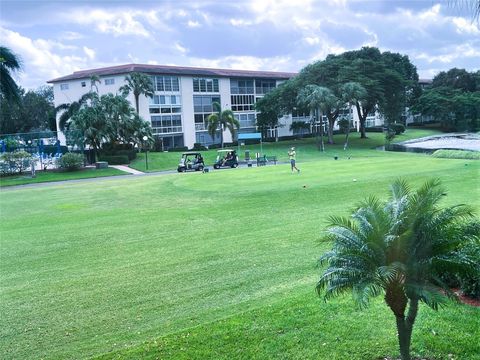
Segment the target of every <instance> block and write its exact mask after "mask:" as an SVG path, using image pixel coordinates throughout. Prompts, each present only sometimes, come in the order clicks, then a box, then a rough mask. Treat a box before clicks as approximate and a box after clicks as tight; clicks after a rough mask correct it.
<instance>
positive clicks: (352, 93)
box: [338, 82, 367, 150]
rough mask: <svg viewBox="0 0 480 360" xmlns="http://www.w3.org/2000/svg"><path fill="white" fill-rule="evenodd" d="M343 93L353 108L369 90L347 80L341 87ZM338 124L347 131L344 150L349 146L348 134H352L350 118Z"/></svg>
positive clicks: (347, 102) (343, 96) (346, 102)
mask: <svg viewBox="0 0 480 360" xmlns="http://www.w3.org/2000/svg"><path fill="white" fill-rule="evenodd" d="M340 91H341V93H342V100H343V102H344V103H345V104H347V105H348V108H349V109H350V108H352V107H353V106H355V104H356V103H359V102H361V101H362V99H364V98H365V97H366V96H367V90H365V88H364V87H363V86H362V85H360V84H359V83H357V82H347V83H345V84H343V85H342V86H341V87H340ZM338 124H339V125H340V128H341V129H342V130H343V131H344V132H345V145H344V146H343V150H346V149H347V146H348V135H349V134H350V120H348V119H341V120H340V121H339V122H338Z"/></svg>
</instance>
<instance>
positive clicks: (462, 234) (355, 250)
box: [317, 180, 480, 360]
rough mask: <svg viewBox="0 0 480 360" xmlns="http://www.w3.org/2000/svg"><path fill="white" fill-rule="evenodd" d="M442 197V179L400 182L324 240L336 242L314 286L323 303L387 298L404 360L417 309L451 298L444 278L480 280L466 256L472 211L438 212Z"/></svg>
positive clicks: (334, 221) (336, 221) (333, 225)
mask: <svg viewBox="0 0 480 360" xmlns="http://www.w3.org/2000/svg"><path fill="white" fill-rule="evenodd" d="M443 195H445V193H444V190H443V189H442V188H441V186H440V183H439V181H438V180H431V181H427V182H426V183H425V184H424V185H423V186H422V187H420V188H419V189H418V190H416V191H411V190H410V188H409V186H408V185H407V183H406V182H404V181H402V180H397V181H396V182H395V183H394V184H393V185H392V186H391V195H390V198H389V199H388V200H387V201H385V202H381V201H379V200H378V199H376V198H375V197H370V198H368V199H367V200H365V201H364V202H363V203H361V204H360V206H359V207H358V208H357V209H356V210H355V211H354V212H353V214H352V216H351V218H346V217H336V216H335V217H331V218H330V225H329V227H328V229H327V234H326V238H325V240H327V241H331V242H333V248H332V250H331V251H328V252H327V253H325V254H324V255H323V256H322V257H321V258H320V262H321V263H327V264H328V266H327V269H326V270H325V271H324V273H323V274H322V275H321V277H320V280H319V281H318V284H317V291H318V293H319V294H320V293H323V294H324V297H325V300H327V299H330V298H331V297H334V296H336V295H339V294H342V293H344V292H347V291H352V292H353V295H354V299H355V300H356V301H357V303H358V304H359V305H361V306H365V305H367V303H368V300H369V298H371V297H374V296H378V295H380V294H384V299H385V302H386V304H387V306H388V307H389V308H390V309H391V311H392V312H393V314H394V315H395V319H396V324H397V331H398V340H399V345H400V354H401V357H402V359H403V360H410V359H411V357H410V342H411V337H412V329H413V325H414V323H415V319H416V317H417V313H418V308H419V303H420V302H423V303H425V304H426V305H428V306H430V307H431V308H433V309H435V310H436V309H438V306H439V304H441V302H442V301H444V300H445V296H444V295H443V294H447V295H449V296H454V294H452V292H451V291H450V290H449V288H448V286H446V284H445V283H443V282H442V280H441V275H442V274H455V273H456V274H463V275H466V274H479V271H480V269H479V264H478V259H476V258H475V256H474V255H469V254H468V253H464V252H462V256H458V254H459V252H460V251H461V250H462V248H465V246H466V245H468V244H471V243H472V241H471V240H472V239H473V238H474V237H475V236H474V235H470V234H469V233H468V232H467V231H466V224H467V220H469V219H471V218H472V216H473V215H472V210H471V208H470V207H468V206H466V205H457V206H451V207H447V208H441V207H440V206H439V202H440V200H441V199H442V197H443Z"/></svg>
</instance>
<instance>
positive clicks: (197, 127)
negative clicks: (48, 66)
mask: <svg viewBox="0 0 480 360" xmlns="http://www.w3.org/2000/svg"><path fill="white" fill-rule="evenodd" d="M132 72H141V73H145V74H148V75H149V76H151V78H152V82H153V87H154V91H155V94H154V96H153V97H152V98H147V97H146V96H140V99H139V115H140V116H141V117H142V118H143V119H145V120H148V121H150V123H151V125H152V129H153V133H154V134H155V135H156V136H158V137H160V138H161V139H162V140H163V147H164V149H170V148H173V147H182V146H187V147H188V148H192V147H193V145H194V143H200V144H202V145H211V144H212V143H215V142H219V136H216V137H215V139H212V137H211V136H210V135H209V133H208V131H207V118H208V116H209V115H210V114H212V113H213V112H214V111H215V109H214V108H213V105H212V104H213V103H214V102H218V103H220V105H221V107H222V110H225V109H230V110H232V111H233V113H234V114H235V117H236V118H237V120H238V121H239V122H240V130H239V131H238V133H249V132H256V131H257V129H256V117H257V113H256V111H255V108H254V105H255V102H256V101H257V100H258V99H259V98H260V97H263V96H264V95H265V94H267V93H268V92H269V91H271V90H273V89H275V88H276V87H277V86H278V85H279V84H280V83H282V82H283V81H286V80H288V79H290V78H291V77H293V76H295V75H296V73H288V72H273V71H250V70H229V69H210V68H193V67H180V66H163V65H139V64H129V65H120V66H112V67H106V68H100V69H91V70H82V71H76V72H74V73H73V74H71V75H67V76H63V77H60V78H57V79H53V80H50V81H49V83H51V84H53V91H54V97H55V106H58V105H60V104H65V103H72V102H73V101H76V100H78V99H80V97H81V96H82V95H84V94H85V93H87V92H88V91H91V86H92V85H91V80H90V79H91V77H92V76H97V77H98V78H99V79H100V83H99V84H95V90H98V93H99V94H100V95H103V94H107V93H113V94H115V93H119V89H120V87H121V86H122V85H124V84H125V77H126V76H127V75H128V74H130V73H132ZM427 83H428V81H423V82H422V85H423V84H427ZM129 100H130V102H131V103H132V105H133V104H134V97H133V94H130V95H129ZM342 116H346V117H349V118H350V119H351V124H352V127H353V128H356V129H357V130H358V129H359V121H358V115H357V111H356V110H355V108H351V109H348V108H345V109H343V110H342ZM410 118H413V117H412V116H410ZM410 118H409V119H407V122H408V121H409V120H410V121H412V120H411V119H410ZM324 120H325V126H326V119H324ZM295 121H298V122H304V123H307V124H308V126H306V127H305V128H304V130H302V131H305V132H307V133H309V132H315V130H316V129H318V126H319V123H318V122H315V121H313V119H312V118H311V116H310V115H309V114H299V113H293V114H289V115H286V116H283V117H282V118H280V119H279V124H278V126H277V127H275V128H272V129H269V130H268V131H267V136H268V137H272V138H276V137H277V138H278V137H282V136H289V135H296V134H295V133H293V132H292V131H291V130H290V125H291V124H292V122H295ZM383 123H384V121H383V117H382V116H381V114H380V113H379V112H378V111H375V112H373V113H372V114H369V115H368V116H367V121H366V126H367V127H373V126H381V125H383ZM57 125H58V118H57ZM57 128H58V126H57ZM336 128H337V129H338V126H337V127H336ZM325 130H326V129H325ZM223 135H224V141H225V142H231V141H234V140H235V139H234V138H233V139H232V136H231V134H230V132H228V131H226V132H225V133H224V134H223ZM59 139H60V141H61V142H62V143H64V142H65V138H64V137H62V135H61V134H59Z"/></svg>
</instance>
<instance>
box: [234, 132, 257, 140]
mask: <svg viewBox="0 0 480 360" xmlns="http://www.w3.org/2000/svg"><path fill="white" fill-rule="evenodd" d="M248 139H258V140H262V134H261V133H246V134H238V140H248Z"/></svg>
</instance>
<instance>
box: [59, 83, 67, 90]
mask: <svg viewBox="0 0 480 360" xmlns="http://www.w3.org/2000/svg"><path fill="white" fill-rule="evenodd" d="M60 90H68V84H60Z"/></svg>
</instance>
